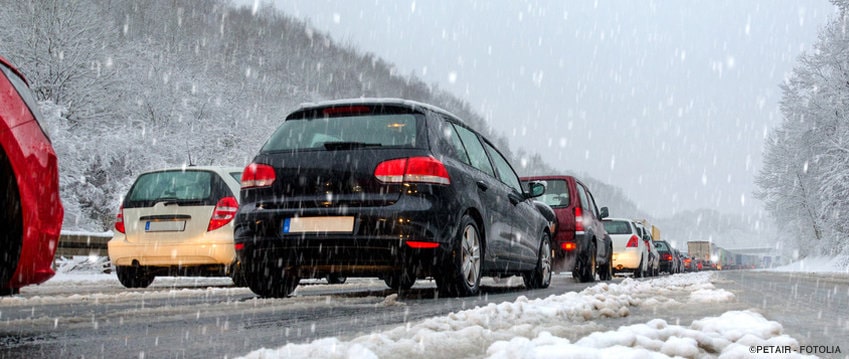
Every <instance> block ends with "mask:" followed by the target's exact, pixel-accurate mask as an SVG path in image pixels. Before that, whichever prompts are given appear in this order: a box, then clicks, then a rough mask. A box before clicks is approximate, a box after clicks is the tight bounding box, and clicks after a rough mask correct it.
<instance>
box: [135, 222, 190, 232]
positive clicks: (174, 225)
mask: <svg viewBox="0 0 849 359" xmlns="http://www.w3.org/2000/svg"><path fill="white" fill-rule="evenodd" d="M185 229H186V221H147V222H145V224H144V231H145V232H182V231H184V230H185Z"/></svg>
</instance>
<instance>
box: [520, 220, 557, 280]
mask: <svg viewBox="0 0 849 359" xmlns="http://www.w3.org/2000/svg"><path fill="white" fill-rule="evenodd" d="M551 275H552V274H551V239H549V236H548V233H543V234H542V239H541V240H540V246H539V255H538V258H537V265H536V268H534V270H533V271H531V272H528V273H523V274H522V279H523V280H524V281H525V288H527V289H538V288H548V286H549V285H551Z"/></svg>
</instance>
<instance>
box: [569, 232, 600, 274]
mask: <svg viewBox="0 0 849 359" xmlns="http://www.w3.org/2000/svg"><path fill="white" fill-rule="evenodd" d="M596 256H597V252H596V249H595V241H593V242H592V243H590V248H589V250H587V253H583V255H578V258H577V259H576V260H575V269H573V270H572V276H573V277H574V278H576V279H577V280H578V282H581V283H591V282H594V281H595V273H596Z"/></svg>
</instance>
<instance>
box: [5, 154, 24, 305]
mask: <svg viewBox="0 0 849 359" xmlns="http://www.w3.org/2000/svg"><path fill="white" fill-rule="evenodd" d="M0 191H2V192H0V193H4V194H3V195H0V201H2V202H0V209H2V210H3V212H2V213H3V215H0V228H3V230H2V231H0V284H5V283H6V282H8V281H9V279H11V278H12V275H13V274H14V273H15V268H17V267H18V260H19V259H20V256H21V247H22V246H23V243H22V240H23V235H24V231H23V226H24V224H23V218H22V217H21V198H20V193H18V185H17V181H15V173H14V172H13V171H12V167H11V165H10V164H9V162H8V161H7V160H6V153H5V152H4V151H3V150H2V149H0ZM0 289H2V288H0ZM9 289H10V288H9ZM9 294H13V293H12V291H11V290H10V291H9Z"/></svg>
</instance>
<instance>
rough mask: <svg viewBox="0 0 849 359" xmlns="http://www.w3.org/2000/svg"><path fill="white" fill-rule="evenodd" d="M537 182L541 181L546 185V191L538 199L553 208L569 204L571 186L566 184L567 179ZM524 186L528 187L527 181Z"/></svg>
mask: <svg viewBox="0 0 849 359" xmlns="http://www.w3.org/2000/svg"><path fill="white" fill-rule="evenodd" d="M536 182H540V183H542V184H543V185H544V186H545V193H544V194H543V195H542V196H540V197H539V199H538V201H541V202H543V203H545V204H547V205H549V206H551V207H552V208H558V207H566V206H568V205H569V187H568V186H566V181H564V180H545V181H536ZM524 188H527V183H525V186H524Z"/></svg>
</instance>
